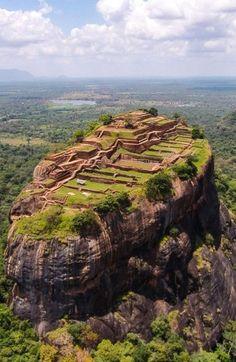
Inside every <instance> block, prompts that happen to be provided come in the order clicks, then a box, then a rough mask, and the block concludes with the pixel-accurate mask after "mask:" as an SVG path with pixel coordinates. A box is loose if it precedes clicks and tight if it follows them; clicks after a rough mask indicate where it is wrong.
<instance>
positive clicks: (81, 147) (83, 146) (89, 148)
mask: <svg viewBox="0 0 236 362" xmlns="http://www.w3.org/2000/svg"><path fill="white" fill-rule="evenodd" d="M96 149H97V148H96V147H95V146H93V145H90V144H86V143H84V144H83V143H82V144H81V145H79V147H78V151H82V152H92V151H95V150H96Z"/></svg>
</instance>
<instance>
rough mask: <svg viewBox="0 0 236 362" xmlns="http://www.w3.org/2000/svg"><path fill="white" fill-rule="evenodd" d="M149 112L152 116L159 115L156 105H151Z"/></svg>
mask: <svg viewBox="0 0 236 362" xmlns="http://www.w3.org/2000/svg"><path fill="white" fill-rule="evenodd" d="M148 113H150V114H151V115H152V116H154V117H156V116H158V110H157V109H156V108H154V107H151V108H150V109H149V110H148Z"/></svg>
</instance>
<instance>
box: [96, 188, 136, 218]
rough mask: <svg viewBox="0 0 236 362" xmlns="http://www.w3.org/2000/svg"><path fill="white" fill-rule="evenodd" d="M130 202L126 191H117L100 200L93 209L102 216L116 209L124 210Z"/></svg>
mask: <svg viewBox="0 0 236 362" xmlns="http://www.w3.org/2000/svg"><path fill="white" fill-rule="evenodd" d="M130 204H131V202H130V199H129V195H128V193H127V192H119V193H117V194H115V195H108V196H106V197H105V199H104V200H102V201H100V202H99V203H98V204H97V205H96V207H95V210H96V211H97V212H98V213H99V214H100V215H102V216H104V215H107V214H108V213H109V212H112V211H116V210H118V209H120V210H125V209H126V208H128V207H129V206H130Z"/></svg>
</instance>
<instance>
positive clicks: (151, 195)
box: [145, 171, 173, 201]
mask: <svg viewBox="0 0 236 362" xmlns="http://www.w3.org/2000/svg"><path fill="white" fill-rule="evenodd" d="M172 192H173V190H172V180H171V175H170V173H169V172H168V171H161V172H159V173H158V174H156V175H155V176H152V177H151V178H150V179H149V180H148V181H147V182H146V185H145V194H146V197H147V199H148V200H149V201H158V200H165V199H166V198H167V197H169V196H171V195H172Z"/></svg>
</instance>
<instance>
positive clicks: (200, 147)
mask: <svg viewBox="0 0 236 362" xmlns="http://www.w3.org/2000/svg"><path fill="white" fill-rule="evenodd" d="M192 154H193V155H194V156H196V161H195V162H194V163H195V165H196V166H197V168H198V171H201V169H202V167H203V166H204V165H205V164H206V162H207V161H208V160H209V157H210V156H211V148H210V145H209V143H208V141H207V140H205V139H203V140H200V139H199V140H195V141H194V143H193V146H192Z"/></svg>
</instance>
